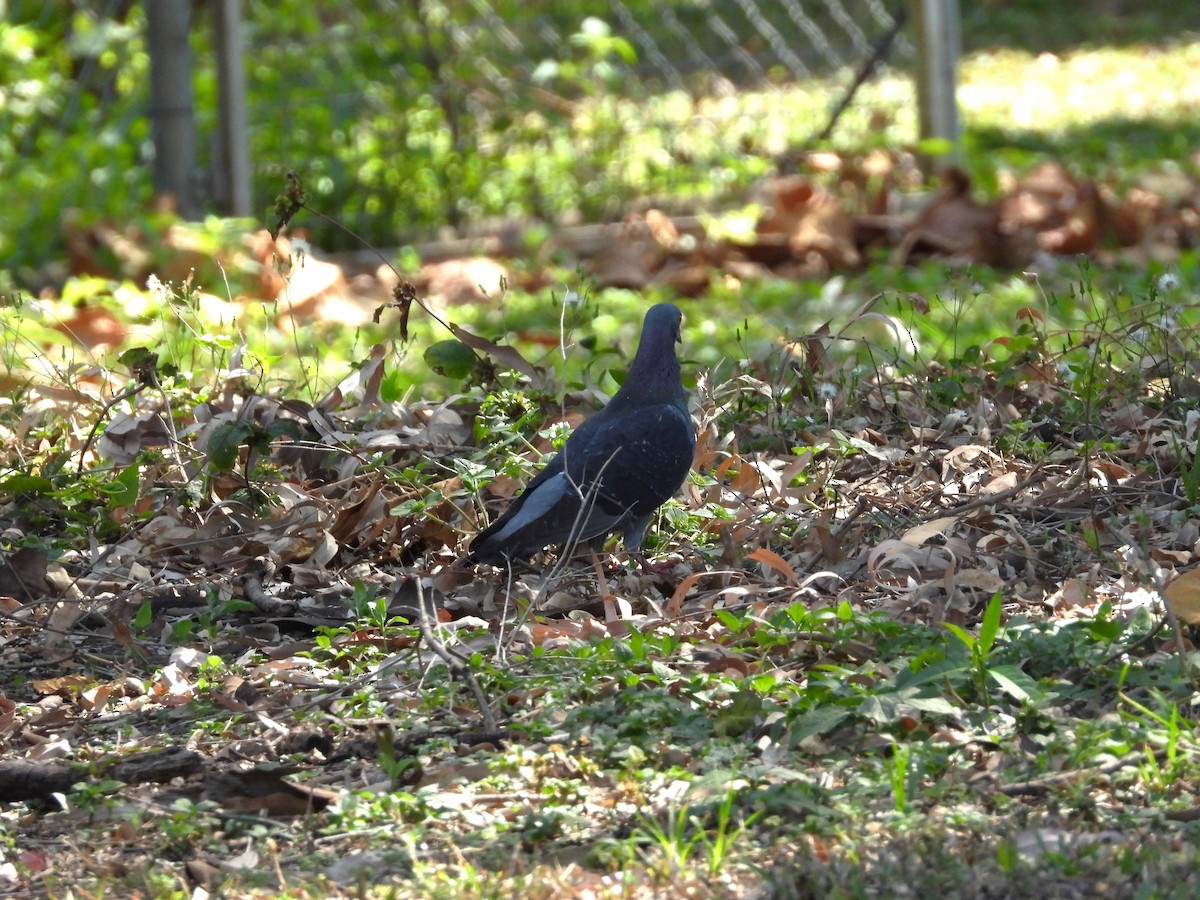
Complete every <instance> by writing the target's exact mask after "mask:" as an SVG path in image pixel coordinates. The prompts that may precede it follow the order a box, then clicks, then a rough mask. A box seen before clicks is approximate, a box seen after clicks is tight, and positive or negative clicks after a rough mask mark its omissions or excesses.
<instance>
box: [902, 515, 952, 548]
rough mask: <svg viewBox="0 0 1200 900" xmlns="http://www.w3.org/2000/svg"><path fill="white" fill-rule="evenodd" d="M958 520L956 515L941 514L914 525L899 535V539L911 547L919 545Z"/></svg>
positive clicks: (942, 532) (944, 530)
mask: <svg viewBox="0 0 1200 900" xmlns="http://www.w3.org/2000/svg"><path fill="white" fill-rule="evenodd" d="M957 521H958V516H941V517H939V518H937V519H931V520H930V521H928V522H922V523H921V524H920V525H916V526H914V527H912V528H910V529H908V531H906V532H904V534H903V535H901V537H900V540H902V541H903V542H904V543H906V544H908V545H909V546H912V547H920V546H921V545H922V544H924V543H925V542H926V541H927V540H929V539H930V538H931V537H936V536H937V535H939V534H944V533H945V532H946V531H947V530H948V529H949V528H950V527H951V526H952V525H953V524H954V523H955V522H957Z"/></svg>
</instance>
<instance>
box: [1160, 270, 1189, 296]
mask: <svg viewBox="0 0 1200 900" xmlns="http://www.w3.org/2000/svg"><path fill="white" fill-rule="evenodd" d="M1181 284H1183V279H1181V278H1180V277H1179V276H1178V275H1177V274H1176V273H1174V272H1163V273H1162V274H1161V275H1159V276H1158V289H1159V290H1160V291H1164V292H1165V291H1173V290H1175V288H1177V287H1179V285H1181Z"/></svg>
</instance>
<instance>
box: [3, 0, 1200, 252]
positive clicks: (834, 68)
mask: <svg viewBox="0 0 1200 900" xmlns="http://www.w3.org/2000/svg"><path fill="white" fill-rule="evenodd" d="M962 5H963V23H964V33H963V37H964V46H965V48H966V50H967V51H968V52H969V53H974V54H976V56H977V57H980V56H981V57H983V58H985V59H986V60H987V61H989V65H990V66H991V69H990V71H991V73H992V76H991V77H993V78H996V79H997V84H999V85H1000V86H1001V87H1003V85H1004V83H1005V80H1006V78H1007V77H1008V73H1007V71H1006V69H1005V66H1004V64H1003V63H1004V60H1005V59H1006V58H1007V57H1006V56H1005V51H1004V49H1003V48H1005V47H1007V48H1010V49H1012V50H1015V51H1016V52H1018V53H1022V54H1028V53H1037V52H1056V53H1065V52H1068V51H1069V50H1071V49H1072V48H1078V47H1081V46H1108V45H1112V46H1125V45H1130V44H1137V43H1139V42H1150V43H1152V44H1156V45H1161V44H1170V43H1172V42H1175V43H1178V42H1181V41H1187V40H1188V38H1187V34H1188V33H1189V31H1192V32H1194V31H1195V30H1197V29H1200V4H1195V3H1191V2H1180V0H1155V2H1150V3H1142V4H1128V3H1122V2H1119V0H1091V2H1088V3H1085V4H1083V7H1086V9H1081V8H1080V4H1071V5H1069V8H1057V7H1056V8H1053V9H1047V8H1046V7H1045V5H1044V4H1042V3H1037V2H1033V0H1020V2H999V0H978V2H964V3H963V4H962ZM204 6H205V4H203V3H201V4H198V7H197V21H196V27H195V29H194V34H193V49H194V52H195V55H196V79H195V90H196V111H197V112H196V115H197V122H198V124H199V126H200V134H201V141H200V151H201V158H200V160H199V171H198V173H197V177H198V178H199V179H201V180H203V179H204V178H205V172H207V171H208V167H209V166H210V164H211V159H210V158H209V157H210V156H211V147H210V145H209V142H208V136H210V135H211V133H212V129H213V126H214V124H215V123H214V117H215V115H216V113H215V109H216V102H215V94H216V84H215V71H214V65H213V58H214V54H213V49H212V47H211V45H210V41H211V35H210V31H209V29H208V27H207V20H206V17H205V16H204V15H203V11H204ZM1066 6H1068V5H1064V7H1066ZM0 10H2V12H3V15H2V16H0V86H2V87H0V91H2V92H3V94H2V96H0V100H2V102H0V173H2V174H3V177H4V180H5V184H6V187H7V191H6V193H7V195H8V196H9V197H10V198H18V199H17V201H16V202H9V203H6V204H3V205H2V207H0V269H8V270H10V271H11V270H18V271H19V270H20V269H21V268H22V267H25V268H27V269H28V268H31V267H38V266H41V265H43V264H44V263H45V262H46V260H47V259H51V258H54V257H56V256H60V255H61V254H62V253H63V251H64V249H65V248H66V247H67V246H68V245H69V243H70V241H69V237H70V233H71V231H72V229H73V228H76V227H81V226H83V225H87V224H90V223H93V222H95V221H96V220H98V219H115V220H118V221H120V222H121V223H122V224H123V225H126V224H130V223H132V224H134V225H137V224H138V223H139V222H144V223H145V227H146V230H148V231H152V230H153V229H154V227H155V226H156V223H157V220H158V214H157V213H155V212H154V208H153V205H152V200H153V190H152V186H151V177H150V176H151V173H150V162H151V160H152V156H153V147H152V143H151V133H150V122H149V118H148V113H149V110H148V105H149V98H148V90H147V81H148V71H149V58H148V54H147V49H146V44H145V37H144V32H145V10H144V6H143V5H142V4H140V3H136V2H133V0H96V2H90V3H84V2H62V0H54V2H46V3H43V2H33V0H9V2H8V3H5V4H0ZM243 10H244V15H245V27H246V38H247V69H248V71H247V77H248V90H249V102H250V119H251V135H250V140H251V158H252V160H253V163H254V167H255V168H254V178H255V180H254V195H255V203H256V206H257V207H258V208H260V209H261V210H262V216H263V219H264V220H265V219H266V218H267V215H266V211H267V208H268V207H269V204H270V201H271V198H272V197H274V196H275V194H276V193H277V192H278V191H279V189H280V187H281V185H282V183H283V176H284V173H285V172H287V171H288V170H289V169H295V170H297V171H298V172H300V174H301V175H302V177H303V178H304V180H305V183H306V184H307V185H308V186H309V188H310V190H311V191H312V192H313V195H314V197H313V199H314V204H315V205H317V206H319V208H320V209H321V210H322V211H324V212H326V213H328V214H330V215H332V216H335V217H337V218H338V219H339V220H341V221H342V222H344V223H345V224H347V225H349V226H350V227H352V228H353V229H354V230H355V231H357V232H358V233H359V234H361V235H362V236H363V237H364V238H366V239H367V240H369V241H371V242H373V243H376V244H379V245H381V246H395V245H397V244H403V243H406V242H410V241H414V240H419V239H424V238H429V237H432V236H437V235H438V234H439V233H442V234H444V233H445V232H446V231H448V230H449V231H454V232H456V233H460V234H461V233H464V232H470V231H472V230H477V229H481V228H488V227H495V225H496V223H497V221H498V220H502V219H520V220H525V221H528V220H540V221H546V222H551V223H561V222H571V221H580V220H584V221H599V220H612V219H616V218H620V217H621V216H622V215H623V214H624V213H626V212H627V211H628V210H629V209H630V207H631V206H639V205H640V206H641V207H645V206H646V205H651V204H653V205H658V206H660V207H662V208H664V209H667V210H672V209H695V208H697V207H715V206H719V205H721V204H729V203H736V202H740V201H743V200H744V199H745V198H746V197H747V195H748V193H749V192H751V191H752V190H753V187H754V185H755V184H756V183H757V181H758V180H759V179H761V177H762V176H764V175H765V174H768V173H770V172H771V171H773V170H774V168H775V167H776V166H777V165H781V164H784V165H785V164H786V161H787V159H788V158H789V154H793V153H795V152H797V151H800V150H808V149H813V148H814V147H815V146H817V145H816V144H815V142H814V140H813V136H814V135H815V134H817V133H818V132H819V131H820V129H821V128H822V127H823V126H824V124H825V122H826V121H827V119H828V115H829V110H830V107H831V106H832V104H833V102H834V101H835V100H836V99H837V96H838V94H839V93H840V92H841V90H843V89H844V87H845V86H846V84H847V83H848V82H849V80H850V78H851V77H852V76H853V70H854V68H855V67H856V66H858V65H859V64H861V62H862V60H863V59H864V58H865V56H866V55H867V53H868V52H869V50H870V48H871V46H872V45H873V43H874V42H876V41H878V40H879V38H880V36H881V34H882V33H883V32H884V30H885V25H886V22H887V10H886V8H885V5H884V4H882V3H880V2H878V0H840V2H836V3H829V2H822V3H812V2H803V0H784V2H766V0H757V2H755V3H749V4H748V3H745V2H735V0H719V2H703V0H653V2H651V0H626V2H622V3H611V2H594V0H573V2H568V3H561V4H528V3H524V4H522V3H517V2H513V0H438V2H433V0H408V2H396V0H391V2H381V3H375V4H363V3H358V2H351V0H320V2H306V3H300V2H294V0H281V2H277V3H272V4H243ZM747 10H751V11H752V12H753V13H756V14H757V15H759V16H761V17H765V19H766V20H768V24H769V25H770V27H772V28H776V29H778V33H780V34H782V35H792V34H796V33H797V25H796V22H797V21H798V20H797V18H796V16H797V11H799V12H800V13H801V14H802V15H803V16H804V17H806V18H805V21H807V22H810V23H812V25H813V26H814V28H815V30H814V31H813V33H815V34H818V35H820V39H819V40H812V41H810V40H808V39H807V38H806V40H805V41H796V42H795V43H794V44H793V45H791V46H785V47H772V46H767V45H768V44H769V43H770V42H769V41H767V40H765V39H764V38H763V37H762V36H761V33H760V32H759V31H754V30H751V31H749V32H747V34H749V35H750V36H749V37H743V36H742V34H741V32H740V31H739V32H738V35H736V37H737V40H736V41H733V42H732V43H730V42H722V41H721V40H718V34H719V25H724V26H726V27H729V28H735V26H738V23H741V22H744V20H747ZM839 16H840V17H841V18H839ZM847 16H849V17H850V18H852V19H853V22H851V25H853V26H854V28H856V29H858V32H857V34H855V33H854V32H853V31H852V30H848V28H847V23H846V22H845V21H842V19H844V18H846V17H847ZM735 30H736V29H735ZM756 35H757V36H756ZM910 55H911V47H909V46H908V45H907V43H906V42H905V41H904V40H903V38H902V39H901V41H900V42H898V43H897V45H896V46H895V47H894V48H893V50H892V53H891V55H890V57H889V60H890V62H892V63H894V64H896V65H898V66H901V67H902V66H904V65H906V64H907V61H908V59H909V58H910ZM997 60H999V61H1000V62H999V64H998V63H997ZM1194 71H1195V69H1194V68H1193V69H1192V72H1193V74H1192V75H1191V76H1190V77H1191V78H1195V75H1194ZM1179 77H1180V78H1187V77H1189V76H1188V75H1187V74H1186V72H1185V71H1181V72H1180V74H1179ZM912 106H913V97H912V91H911V85H910V84H909V83H908V81H907V80H906V79H905V78H903V77H897V76H896V72H895V70H893V71H892V72H891V73H890V74H889V73H888V72H887V71H885V73H884V75H883V77H881V78H880V79H879V80H878V81H877V83H876V84H875V85H874V86H873V88H872V89H871V90H869V91H867V92H865V93H864V94H863V95H861V97H860V99H859V100H858V101H857V102H856V104H855V106H854V107H853V108H852V110H851V113H850V114H849V115H848V116H847V117H846V118H845V120H844V123H843V125H842V126H841V127H840V128H839V130H838V132H837V133H835V135H834V137H833V139H832V141H831V142H827V145H828V146H832V147H836V148H839V149H846V148H859V149H861V148H862V147H864V146H868V147H869V146H871V145H875V146H896V145H899V144H904V143H906V142H911V140H912V123H913V109H912ZM1010 125H1011V123H1007V122H1005V121H1004V120H1003V112H1002V111H1001V112H1000V113H998V115H997V116H996V117H995V118H992V119H989V120H987V121H979V122H972V121H970V118H969V117H968V122H967V143H968V151H969V152H970V153H972V154H974V155H973V157H972V159H971V164H972V166H973V167H974V168H977V169H985V168H986V164H985V163H982V162H981V158H982V157H983V156H984V155H986V154H994V153H997V152H1006V151H1011V152H1012V153H1013V154H1014V157H1013V158H1015V159H1018V160H1024V159H1027V158H1029V157H1030V156H1031V155H1032V153H1038V152H1043V151H1045V152H1050V153H1057V154H1059V155H1065V156H1066V157H1067V158H1068V160H1069V159H1070V154H1071V153H1072V152H1075V153H1077V155H1080V156H1088V155H1089V154H1090V155H1092V156H1095V155H1096V153H1097V152H1099V153H1100V154H1101V155H1103V153H1104V148H1106V147H1111V146H1113V145H1114V143H1115V142H1117V141H1124V140H1125V139H1126V138H1132V136H1135V135H1138V134H1141V135H1142V136H1143V139H1145V133H1144V131H1142V130H1140V129H1139V128H1138V127H1137V120H1136V119H1135V120H1134V122H1133V123H1132V125H1131V127H1124V128H1118V129H1117V132H1116V133H1115V135H1114V133H1113V132H1112V130H1111V129H1110V130H1109V131H1108V132H1107V133H1104V134H1101V135H1100V136H1099V137H1098V138H1097V140H1091V141H1089V139H1088V137H1087V135H1083V136H1080V135H1078V134H1077V135H1075V136H1074V138H1073V139H1071V140H1063V141H1057V142H1056V141H1055V140H1054V139H1053V138H1051V139H1046V140H1043V139H1042V137H1041V136H1040V135H1031V133H1030V131H1029V129H1021V128H1016V129H1013V128H1011V127H1009V126H1010ZM1195 136H1196V126H1195V122H1194V120H1193V121H1192V122H1191V123H1190V124H1187V123H1185V124H1184V125H1183V126H1182V127H1175V125H1172V126H1171V128H1165V129H1163V133H1162V134H1161V135H1160V137H1161V141H1160V140H1159V138H1156V137H1154V135H1151V136H1150V138H1151V144H1152V146H1150V147H1147V148H1144V149H1145V152H1146V154H1147V155H1153V154H1158V155H1160V156H1161V155H1162V153H1163V152H1164V149H1165V152H1167V153H1173V152H1179V149H1178V148H1179V147H1180V146H1182V145H1183V144H1186V143H1187V141H1188V140H1191V139H1194V138H1195ZM1114 138H1115V139H1116V141H1114ZM1039 141H1040V143H1039ZM1164 141H1173V144H1168V145H1167V146H1166V147H1165V148H1164V147H1163V145H1162V142H1164ZM1030 147H1032V148H1033V151H1032V153H1031V152H1029V149H1028V148H1030ZM213 211H216V210H215V209H214V210H213ZM307 224H309V225H310V228H311V229H312V231H313V237H314V239H315V240H316V241H317V242H318V243H320V244H321V245H323V246H325V247H328V248H330V249H342V248H348V247H351V246H357V244H356V242H355V241H354V240H353V239H352V238H350V237H349V236H347V235H345V234H342V233H340V232H338V231H337V230H335V229H333V228H331V227H327V226H325V225H323V224H321V223H319V222H311V223H307Z"/></svg>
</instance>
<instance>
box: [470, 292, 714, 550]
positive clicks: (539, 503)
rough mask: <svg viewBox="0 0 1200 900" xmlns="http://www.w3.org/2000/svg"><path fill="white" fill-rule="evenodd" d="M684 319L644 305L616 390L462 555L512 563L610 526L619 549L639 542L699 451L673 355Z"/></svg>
mask: <svg viewBox="0 0 1200 900" xmlns="http://www.w3.org/2000/svg"><path fill="white" fill-rule="evenodd" d="M682 321H683V314H682V313H681V312H680V311H679V307H677V306H675V305H674V304H671V303H659V304H657V305H655V306H652V307H650V310H649V311H648V312H647V313H646V321H645V323H644V324H643V325H642V339H641V342H640V343H639V344H638V349H637V355H635V356H634V358H633V362H632V363H631V364H630V366H629V374H628V375H627V376H626V378H625V381H624V383H623V384H622V385H621V389H620V390H618V391H617V393H616V395H615V396H614V397H613V398H612V400H611V401H609V404H608V406H606V407H604V409H602V410H600V412H598V413H596V414H595V415H594V416H592V417H591V418H590V419H587V420H586V421H584V422H583V423H582V424H581V425H580V426H579V427H578V428H576V429H575V430H574V431H573V432H572V433H571V436H570V437H569V438H568V439H567V442H566V444H564V445H563V448H562V452H561V453H559V454H558V455H557V456H555V457H554V458H553V459H552V460H550V462H549V463H547V465H546V467H545V468H544V469H542V471H541V472H539V473H538V475H537V477H536V478H534V479H533V481H531V482H529V484H528V485H527V486H526V487H525V490H524V491H522V492H521V495H520V496H519V497H517V499H516V500H514V501H513V502H512V503H511V504H510V505H509V507H508V509H506V510H505V511H504V515H502V516H501V517H500V518H499V519H497V520H496V521H495V522H493V523H492V524H491V525H490V526H489V527H488V528H485V529H484V530H483V531H481V532H480V533H479V534H477V535H476V536H475V539H474V540H473V541H471V547H470V552H468V553H467V555H466V556H465V557H464V561H465V562H467V563H491V564H493V565H498V566H500V565H509V564H511V563H512V562H514V561H517V560H527V559H529V557H530V556H532V555H533V554H534V553H537V552H538V551H539V550H542V549H544V548H545V547H547V546H549V545H551V544H555V545H558V544H574V543H578V542H584V543H590V544H592V545H597V544H601V543H603V541H604V539H605V538H606V537H608V535H610V534H612V533H613V532H616V531H619V532H621V535H622V537H623V538H624V542H625V547H626V549H628V550H638V549H639V548H640V547H641V545H642V534H643V533H644V532H645V530H646V525H647V524H648V523H649V521H650V516H652V515H653V514H654V511H655V510H656V509H658V508H659V507H660V506H662V505H663V504H664V503H665V502H666V501H667V500H669V499H670V498H671V497H672V495H674V493H675V492H676V491H677V490H679V486H680V485H681V484H683V479H684V478H685V477H686V476H687V473H688V469H690V468H691V465H692V455H693V454H694V453H695V450H696V433H695V431H694V430H693V428H692V419H691V416H689V415H688V410H687V397H686V395H685V394H684V392H683V383H682V382H681V381H680V374H679V360H678V359H676V358H675V344H676V343H677V342H679V341H680V340H681V338H680V334H679V325H680V322H682Z"/></svg>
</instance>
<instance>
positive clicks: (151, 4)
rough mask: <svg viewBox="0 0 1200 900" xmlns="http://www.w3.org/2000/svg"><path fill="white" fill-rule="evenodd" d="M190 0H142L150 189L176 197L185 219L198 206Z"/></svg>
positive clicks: (177, 209) (193, 214)
mask: <svg viewBox="0 0 1200 900" xmlns="http://www.w3.org/2000/svg"><path fill="white" fill-rule="evenodd" d="M191 19H192V0H146V45H147V47H148V49H149V51H150V117H151V120H152V121H153V134H154V188H155V190H156V191H158V193H160V194H167V195H170V196H171V197H173V198H174V200H175V209H176V211H177V212H178V213H179V215H180V216H182V217H183V218H185V219H191V218H195V217H196V215H197V214H198V213H199V204H198V203H197V201H196V184H195V182H196V179H195V170H196V119H195V111H194V109H193V102H192V48H191V44H190V43H189V42H188V32H189V28H190V25H191Z"/></svg>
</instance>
